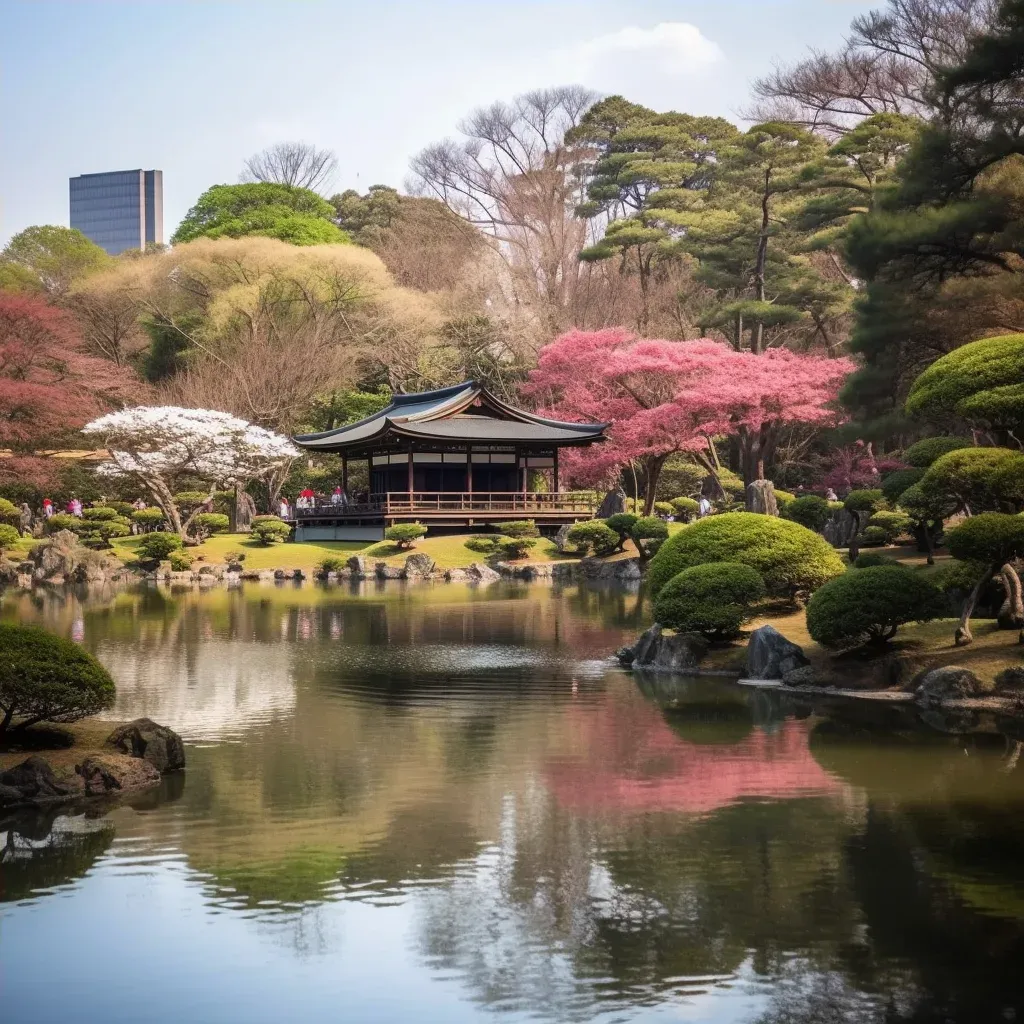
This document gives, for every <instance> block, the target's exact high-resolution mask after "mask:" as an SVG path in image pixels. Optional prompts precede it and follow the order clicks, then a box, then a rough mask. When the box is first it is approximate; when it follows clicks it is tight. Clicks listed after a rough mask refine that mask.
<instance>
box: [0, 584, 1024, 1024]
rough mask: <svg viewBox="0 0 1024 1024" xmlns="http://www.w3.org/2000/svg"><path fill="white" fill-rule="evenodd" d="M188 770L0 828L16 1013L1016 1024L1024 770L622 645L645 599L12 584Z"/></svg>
mask: <svg viewBox="0 0 1024 1024" xmlns="http://www.w3.org/2000/svg"><path fill="white" fill-rule="evenodd" d="M0 613H2V615H3V616H5V617H7V618H15V619H22V620H24V621H35V622H40V623H44V624H46V625H47V626H49V627H50V628H52V629H55V630H57V631H59V632H61V633H63V634H65V635H68V636H71V637H74V638H75V639H76V640H79V641H81V642H82V643H84V644H85V645H86V646H87V647H88V648H90V649H91V650H92V651H94V652H95V653H96V654H97V655H98V657H99V658H100V659H101V660H102V661H103V662H104V663H105V664H106V665H107V666H108V668H109V669H110V670H111V672H112V673H113V674H114V676H115V678H116V680H117V683H118V699H117V706H116V707H115V708H114V709H113V711H112V712H111V714H110V717H111V718H116V719H126V718H132V717H136V716H139V715H148V716H149V717H151V718H153V719H155V720H157V721H159V722H161V723H166V724H168V725H170V726H172V727H174V728H176V729H178V730H179V731H180V732H181V733H182V734H183V736H184V737H185V739H186V741H187V744H188V747H187V755H188V759H189V767H188V770H187V772H185V773H184V774H183V775H179V776H177V777H168V778H166V779H165V781H164V783H163V785H162V787H161V788H160V789H159V790H157V791H155V792H150V793H147V794H145V795H144V796H142V797H140V798H137V799H134V800H131V801H129V802H127V803H123V804H122V805H120V806H118V807H116V808H115V809H114V810H113V811H111V812H110V813H106V814H102V813H99V812H94V813H90V814H87V815H80V814H79V815H72V814H67V813H51V814H48V815H41V816H36V817H31V818H23V819H19V820H18V821H17V823H16V824H15V826H14V827H13V828H12V827H10V825H9V824H8V825H6V826H0V851H2V853H0V856H2V858H3V860H2V862H0V1007H2V1011H0V1017H2V1019H3V1020H5V1021H6V1020H10V1021H12V1022H14V1021H29V1020H31V1021H36V1022H45V1024H48V1022H63V1021H71V1020H77V1021H86V1022H91V1021H103V1022H104V1024H111V1022H121V1021H124V1022H133V1024H134V1022H137V1021H146V1022H156V1024H162V1022H175V1024H180V1022H182V1021H187V1022H190V1024H194V1022H226V1021H244V1022H248V1024H251V1022H273V1024H280V1022H282V1021H291V1020H309V1021H321V1020H348V1021H355V1022H364V1021H373V1022H418V1024H419V1022H435V1021H436V1022H445V1024H449V1022H468V1021H484V1020H486V1021H494V1022H496V1024H505V1022H511V1021H525V1020H536V1021H545V1022H548V1021H550V1022H564V1021H600V1022H613V1021H658V1022H661V1021H691V1022H692V1021H701V1022H704V1021H706V1022H733V1021H744V1022H747V1021H751V1022H753V1021H757V1022H763V1024H797V1022H807V1024H810V1022H815V1024H817V1022H822V1024H824V1022H829V1024H832V1022H839V1021H857V1022H860V1021H863V1022H872V1024H873V1022H878V1024H883V1022H892V1021H903V1020H906V1021H953V1022H965V1024H966V1022H971V1024H975V1022H984V1021H1012V1020H1015V1019H1019V1017H1020V1015H1022V1014H1024V970H1022V965H1024V856H1022V854H1024V764H1021V765H1018V764H1017V761H1016V755H1017V752H1018V750H1019V748H1018V747H1017V745H1016V744H1015V742H1014V741H1013V740H1011V739H1009V738H1007V737H1005V736H1003V735H1001V734H1000V733H999V732H998V731H995V730H990V731H988V732H982V733H977V734H974V735H969V736H956V735H950V734H947V733H943V732H941V731H940V730H939V729H937V728H935V727H929V725H928V724H927V723H923V722H920V721H917V720H915V719H914V718H913V717H912V715H911V713H908V712H897V711H893V710H892V709H882V710H880V711H872V712H871V716H870V717H866V716H865V715H864V713H858V716H857V717H855V718H852V719H851V718H849V717H848V716H844V717H843V718H842V719H839V718H836V717H834V715H828V714H823V713H822V712H821V711H820V710H818V711H812V709H810V708H808V707H804V706H801V705H799V704H797V703H794V702H792V701H790V700H787V699H786V698H782V697H779V696H778V695H773V694H766V693H764V692H755V691H748V690H744V689H742V688H740V687H738V686H735V685H733V684H731V683H729V682H727V681H723V680H719V679H692V680H675V681H671V682H669V681H666V680H661V681H657V680H654V679H637V678H634V677H633V676H631V675H630V674H628V673H625V672H623V671H621V670H619V669H618V668H616V667H614V666H613V665H612V663H611V662H610V661H608V660H607V655H608V654H609V653H610V652H611V651H613V650H614V649H615V648H616V647H617V646H620V645H621V643H622V642H623V641H624V640H626V639H627V638H630V637H632V636H634V635H635V634H636V632H637V630H638V629H639V628H640V627H641V626H643V625H644V624H646V621H647V620H646V614H647V613H646V611H645V609H644V606H643V604H642V600H641V598H640V597H639V596H638V595H637V594H635V593H628V592H624V591H616V590H609V589H586V588H583V587H577V586H575V585H572V586H568V585H567V586H555V587H551V586H545V585H540V584H533V585H529V584H522V585H514V584H506V583H501V584H495V585H494V586H491V587H488V588H485V589H480V590H473V589H471V588H469V587H461V586H459V585H456V584H450V585H439V586H430V585H425V586H413V585H409V586H404V585H399V584H393V583H389V584H387V585H386V586H384V585H380V586H377V585H373V584H369V585H363V586H362V588H361V589H348V588H347V587H337V588H331V589H325V588H322V587H319V586H314V585H310V584H306V585H302V586H300V585H296V584H287V585H277V586H274V585H263V586H252V587H246V588H245V589H241V590H239V589H234V590H225V589H214V590H210V591H203V592H198V591H196V592H189V591H186V592H182V593H173V592H168V591H165V590H157V589H155V588H149V589H128V590H121V591H116V592H115V591H110V592H108V593H94V594H92V595H89V596H85V595H75V594H72V593H58V592H52V593H38V592H37V593H34V594H9V595H6V596H5V597H4V598H3V603H2V608H0Z"/></svg>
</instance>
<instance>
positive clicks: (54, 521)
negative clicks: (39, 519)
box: [45, 512, 85, 533]
mask: <svg viewBox="0 0 1024 1024" xmlns="http://www.w3.org/2000/svg"><path fill="white" fill-rule="evenodd" d="M84 522H85V521H84V520H82V519H79V518H78V516H73V515H72V514H71V513H70V512H55V513H54V514H53V515H52V516H50V518H49V519H47V520H46V526H45V530H46V532H47V533H57V532H59V531H60V530H70V531H71V532H72V533H81V532H82V528H83V525H84Z"/></svg>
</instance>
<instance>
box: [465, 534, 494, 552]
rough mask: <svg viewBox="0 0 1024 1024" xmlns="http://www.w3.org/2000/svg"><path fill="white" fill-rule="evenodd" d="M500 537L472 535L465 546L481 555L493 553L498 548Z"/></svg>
mask: <svg viewBox="0 0 1024 1024" xmlns="http://www.w3.org/2000/svg"><path fill="white" fill-rule="evenodd" d="M498 542H499V538H498V537H470V538H469V539H468V540H467V541H466V544H465V546H466V547H467V548H469V550H470V551H475V552H476V553H477V554H480V555H493V554H494V552H495V551H497V550H498Z"/></svg>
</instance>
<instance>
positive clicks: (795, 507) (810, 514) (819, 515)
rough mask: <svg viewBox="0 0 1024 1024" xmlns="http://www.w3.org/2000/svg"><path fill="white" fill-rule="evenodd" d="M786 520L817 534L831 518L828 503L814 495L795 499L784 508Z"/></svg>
mask: <svg viewBox="0 0 1024 1024" xmlns="http://www.w3.org/2000/svg"><path fill="white" fill-rule="evenodd" d="M786 518H787V519H792V520H793V522H794V523H799V524H800V525H801V526H806V527H807V529H808V530H813V531H814V532H815V533H819V532H820V531H821V530H823V529H824V528H825V524H826V523H827V522H828V521H829V520H830V519H831V518H832V509H830V508H829V507H828V502H827V501H826V500H825V499H824V498H819V497H818V496H817V495H816V494H807V495H804V497H802V498H795V499H794V500H793V501H791V502H790V503H789V504H788V505H787V506H786Z"/></svg>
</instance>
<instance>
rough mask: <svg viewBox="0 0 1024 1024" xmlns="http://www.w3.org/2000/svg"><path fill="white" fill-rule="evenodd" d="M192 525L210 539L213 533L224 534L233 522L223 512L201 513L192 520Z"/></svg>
mask: <svg viewBox="0 0 1024 1024" xmlns="http://www.w3.org/2000/svg"><path fill="white" fill-rule="evenodd" d="M192 525H193V526H194V527H195V528H196V530H197V531H198V532H199V533H201V534H202V535H203V536H204V537H208V536H209V535H210V534H211V533H223V532H224V531H225V530H226V529H227V528H228V527H229V526H230V525H231V520H230V519H229V518H228V517H227V516H226V515H224V514H223V513H222V512H200V513H199V515H197V516H196V517H195V519H193V520H192Z"/></svg>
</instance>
